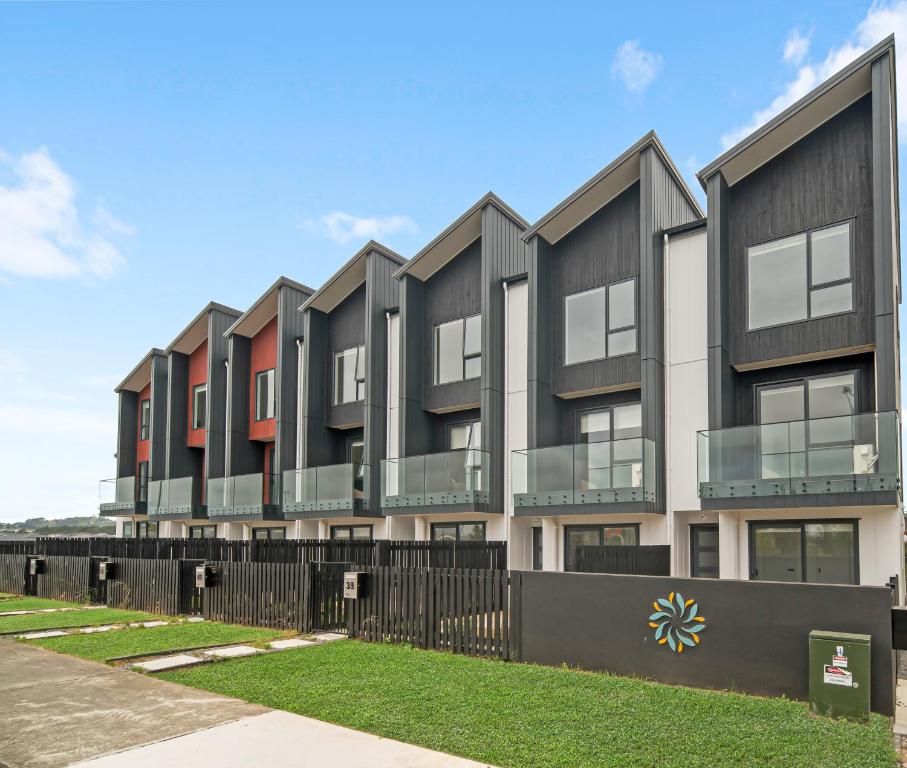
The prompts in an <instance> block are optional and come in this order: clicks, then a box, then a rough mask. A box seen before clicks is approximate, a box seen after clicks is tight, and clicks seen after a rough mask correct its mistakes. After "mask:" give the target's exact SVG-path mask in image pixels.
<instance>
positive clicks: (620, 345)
mask: <svg viewBox="0 0 907 768" xmlns="http://www.w3.org/2000/svg"><path fill="white" fill-rule="evenodd" d="M635 351H636V329H635V328H634V329H633V330H630V331H619V332H618V333H609V334H608V357H617V356H618V355H629V354H632V353H633V352H635Z"/></svg>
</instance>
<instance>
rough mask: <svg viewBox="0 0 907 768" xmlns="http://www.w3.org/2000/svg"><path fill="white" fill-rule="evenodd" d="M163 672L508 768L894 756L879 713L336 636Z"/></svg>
mask: <svg viewBox="0 0 907 768" xmlns="http://www.w3.org/2000/svg"><path fill="white" fill-rule="evenodd" d="M160 677H162V678H164V679H166V680H170V681H173V682H176V683H183V684H185V685H190V686H194V687H197V688H203V689H206V690H210V691H215V692H217V693H223V694H226V695H228V696H235V697H238V698H241V699H246V700H247V701H251V702H255V703H259V704H264V705H267V706H270V707H275V708H278V709H285V710H289V711H290V712H297V713H299V714H302V715H308V716H310V717H315V718H318V719H319V720H326V721H328V722H333V723H339V724H341V725H346V726H349V727H352V728H356V729H359V730H362V731H368V732H370V733H375V734H378V735H381V736H385V737H388V738H393V739H399V740H401V741H406V742H410V743H413V744H419V745H422V746H425V747H429V748H431V749H437V750H441V751H443V752H450V753H453V754H457V755H463V756H465V757H469V758H472V759H474V760H478V761H487V762H489V763H492V764H494V765H498V766H503V767H505V768H549V767H551V766H558V767H561V766H563V767H564V768H568V767H569V768H576V767H577V766H584V767H586V768H593V767H595V768H601V767H603V766H609V767H610V766H614V768H618V767H619V768H635V767H638V768H643V767H645V768H651V766H656V765H657V766H659V768H673V767H676V768H691V766H697V767H698V766H735V767H737V766H740V768H744V767H746V768H753V767H755V766H780V767H782V768H801V767H805V766H810V767H813V766H814V767H815V768H836V767H841V766H847V767H848V768H870V767H871V768H881V767H882V766H884V767H885V768H893V766H895V764H896V763H895V754H894V750H893V748H892V746H891V733H890V731H889V729H888V722H887V720H886V719H885V718H883V717H878V716H873V718H872V721H871V722H870V724H869V725H860V724H857V723H847V722H839V721H833V720H829V719H825V718H818V717H813V716H811V715H810V714H809V713H808V711H807V708H806V706H805V705H804V704H802V703H799V702H793V701H788V700H785V699H765V698H758V697H755V696H744V695H740V694H730V693H719V692H712V691H701V690H695V689H691V688H681V687H673V686H667V685H659V684H656V683H647V682H642V681H639V680H633V679H629V678H620V677H611V676H608V675H603V674H596V673H588V672H578V671H573V670H569V669H563V668H549V667H540V666H532V665H528V664H516V663H505V662H498V661H489V660H483V659H474V658H470V657H466V656H458V655H454V654H446V653H438V652H432V651H418V650H414V649H411V648H407V647H403V646H394V645H379V644H374V645H372V644H366V643H360V642H356V641H346V642H335V643H329V644H326V645H323V646H316V647H309V648H300V649H298V650H292V651H284V652H282V653H275V654H269V655H267V656H259V657H255V658H247V659H237V660H234V661H228V662H224V663H219V664H212V665H206V666H199V667H191V668H187V669H183V670H176V671H173V672H168V673H163V674H161V675H160Z"/></svg>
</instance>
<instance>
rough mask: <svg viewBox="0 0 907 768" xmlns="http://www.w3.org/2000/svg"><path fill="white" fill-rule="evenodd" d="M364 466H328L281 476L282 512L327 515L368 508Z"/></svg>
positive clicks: (366, 476) (367, 488)
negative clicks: (332, 512) (322, 513)
mask: <svg viewBox="0 0 907 768" xmlns="http://www.w3.org/2000/svg"><path fill="white" fill-rule="evenodd" d="M368 493H369V468H368V465H366V464H331V465H328V466H323V467H307V468H306V469H288V470H286V471H285V472H284V473H283V511H284V513H285V514H286V513H294V512H297V513H299V512H327V511H347V510H366V509H368V507H369V502H368Z"/></svg>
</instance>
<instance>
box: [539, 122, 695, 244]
mask: <svg viewBox="0 0 907 768" xmlns="http://www.w3.org/2000/svg"><path fill="white" fill-rule="evenodd" d="M647 147H652V148H653V149H654V150H655V151H656V152H657V153H658V155H659V157H660V158H661V161H662V163H664V166H665V168H667V170H668V172H669V173H670V174H671V176H672V177H673V178H674V181H675V183H676V184H677V186H678V187H679V188H680V190H681V192H682V193H683V196H684V197H685V198H686V200H687V202H688V203H689V204H690V206H691V207H692V208H693V210H694V211H696V214H697V215H698V216H700V217H703V216H705V213H704V212H703V210H702V208H700V207H699V202H698V201H697V200H696V198H695V197H694V196H693V192H692V191H691V190H690V187H689V185H688V184H687V183H686V181H684V178H683V175H682V174H681V173H680V171H678V170H677V166H676V165H674V161H673V160H672V159H671V157H670V155H668V153H667V151H666V150H665V148H664V145H662V143H661V140H660V139H659V138H658V134H656V133H655V131H649V132H648V133H647V134H646V135H645V136H643V137H642V138H641V139H640V140H639V141H637V142H636V143H635V144H633V146H631V147H630V148H629V149H627V150H626V151H625V152H623V153H622V154H621V155H620V156H619V157H618V158H617V159H615V160H613V161H612V162H611V163H609V164H608V165H606V166H605V167H604V168H602V170H600V171H599V172H598V173H597V174H595V176H593V177H592V178H591V179H589V181H587V182H586V183H585V184H583V185H582V186H581V187H580V188H579V189H577V190H576V191H575V192H574V193H573V194H571V195H570V196H569V197H567V198H566V199H564V200H563V201H561V202H560V203H558V204H557V205H556V206H554V208H552V209H551V210H550V211H548V213H546V214H545V215H544V216H542V218H540V219H539V220H538V221H537V222H536V223H535V224H533V225H532V226H531V227H529V229H528V230H527V231H526V232H524V233H523V239H524V240H527V241H528V240H529V239H530V238H531V237H532V236H533V235H541V236H542V237H544V238H545V240H547V241H548V242H549V243H551V244H552V245H553V244H554V243H556V242H557V241H558V240H560V239H561V238H562V237H564V235H566V234H568V233H569V232H572V231H573V230H574V229H576V227H578V226H579V225H580V224H582V223H583V222H584V221H585V220H586V219H588V218H589V217H590V216H592V215H593V214H595V213H597V212H598V211H600V210H601V209H602V208H604V207H605V206H606V205H607V204H608V203H610V202H611V201H612V200H613V199H614V198H615V197H617V196H618V195H619V194H620V193H621V192H623V191H624V190H625V189H627V187H629V186H630V185H631V184H633V183H635V182H636V181H638V180H639V156H640V153H641V152H642V151H643V150H644V149H646V148H647Z"/></svg>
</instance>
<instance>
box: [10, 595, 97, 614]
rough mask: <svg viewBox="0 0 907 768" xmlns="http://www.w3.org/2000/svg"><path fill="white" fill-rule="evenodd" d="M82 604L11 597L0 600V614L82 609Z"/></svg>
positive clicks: (40, 598)
mask: <svg viewBox="0 0 907 768" xmlns="http://www.w3.org/2000/svg"><path fill="white" fill-rule="evenodd" d="M84 607H85V605H84V604H83V603H68V602H66V601H65V600H48V599H46V598H43V597H11V598H7V599H4V600H0V613H3V612H5V611H40V610H42V609H43V608H84Z"/></svg>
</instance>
